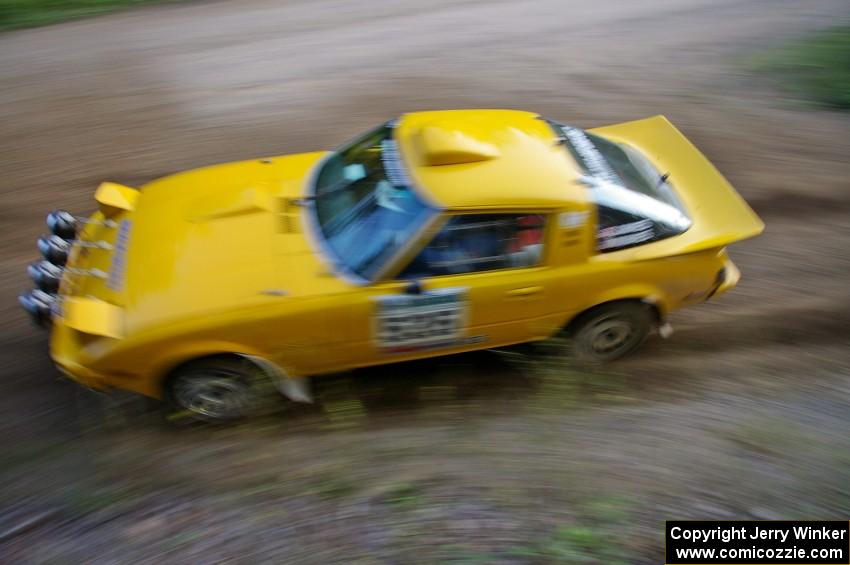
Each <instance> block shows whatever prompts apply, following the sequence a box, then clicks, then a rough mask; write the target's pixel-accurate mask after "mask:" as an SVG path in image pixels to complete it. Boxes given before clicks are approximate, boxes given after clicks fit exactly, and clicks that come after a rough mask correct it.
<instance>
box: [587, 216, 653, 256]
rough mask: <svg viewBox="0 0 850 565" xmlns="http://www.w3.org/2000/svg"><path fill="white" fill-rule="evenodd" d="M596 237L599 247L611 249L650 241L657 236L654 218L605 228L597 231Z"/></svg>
mask: <svg viewBox="0 0 850 565" xmlns="http://www.w3.org/2000/svg"><path fill="white" fill-rule="evenodd" d="M596 237H597V240H598V241H597V247H599V249H610V248H612V247H625V246H627V245H634V244H636V243H640V242H642V241H648V240H650V239H652V238H653V237H655V230H654V228H653V225H652V220H640V221H637V222H630V223H628V224H621V225H619V226H612V227H610V228H603V229H601V230H599V231H598V232H597V233H596Z"/></svg>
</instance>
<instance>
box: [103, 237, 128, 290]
mask: <svg viewBox="0 0 850 565" xmlns="http://www.w3.org/2000/svg"><path fill="white" fill-rule="evenodd" d="M131 226H132V222H130V220H121V223H120V224H119V225H118V234H117V235H116V236H115V250H114V251H113V252H112V265H111V266H110V268H109V278H108V279H107V281H106V287H107V288H108V289H110V290H112V291H115V292H118V291H120V290H121V289H122V288H123V287H124V272H125V271H126V270H127V246H128V245H129V244H130V227H131Z"/></svg>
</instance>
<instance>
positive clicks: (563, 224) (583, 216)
mask: <svg viewBox="0 0 850 565" xmlns="http://www.w3.org/2000/svg"><path fill="white" fill-rule="evenodd" d="M586 221H587V212H561V213H560V214H558V227H560V228H577V227H579V226H581V225H583V224H584V223H585V222H586Z"/></svg>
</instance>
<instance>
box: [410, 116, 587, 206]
mask: <svg viewBox="0 0 850 565" xmlns="http://www.w3.org/2000/svg"><path fill="white" fill-rule="evenodd" d="M395 138H396V140H397V142H398V144H399V147H400V148H401V153H402V157H403V159H404V162H405V164H406V165H407V169H408V171H409V173H410V176H411V177H412V178H413V181H414V184H415V185H416V187H417V189H419V190H420V191H421V192H422V193H424V196H425V197H426V198H427V199H428V200H429V202H430V203H431V204H433V205H435V206H437V207H439V208H445V209H469V208H500V209H504V208H560V209H584V208H586V207H587V206H588V198H587V194H586V188H585V187H584V186H583V185H581V183H579V182H578V177H579V176H580V175H581V171H580V170H579V169H578V166H577V165H576V163H575V161H574V160H573V159H572V157H570V155H569V153H568V152H567V151H565V150H564V147H563V146H561V145H560V144H559V142H558V137H557V136H556V135H555V133H554V132H553V131H552V128H551V127H550V126H549V124H548V123H547V122H546V121H545V120H543V119H541V118H540V116H538V115H537V114H534V113H532V112H524V111H519V110H442V111H432V112H415V113H410V114H405V115H404V116H402V117H401V118H400V119H399V120H398V122H397V124H396V131H395Z"/></svg>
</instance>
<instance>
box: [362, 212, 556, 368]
mask: <svg viewBox="0 0 850 565" xmlns="http://www.w3.org/2000/svg"><path fill="white" fill-rule="evenodd" d="M548 220H549V217H548V215H546V214H540V213H470V214H455V215H451V216H449V217H448V218H447V220H446V222H445V224H444V225H443V226H442V228H441V229H440V230H439V231H438V232H437V234H436V235H435V236H434V237H433V239H432V240H431V241H430V242H429V243H428V244H427V245H426V246H425V247H424V248H423V249H422V250H421V251H420V252H419V253H418V254H416V256H415V257H413V259H412V260H410V261H409V263H408V264H407V265H406V266H405V267H404V268H403V269H401V271H400V272H399V273H398V274H397V275H396V276H395V277H393V279H392V280H387V281H384V282H379V283H377V284H374V285H372V286H370V287H368V288H367V289H365V290H366V292H360V293H358V296H357V298H356V299H355V300H354V304H353V305H352V310H351V318H350V320H351V323H352V328H351V330H352V335H353V337H354V339H353V340H352V342H351V350H350V352H349V356H350V359H351V362H352V364H354V365H363V364H372V363H373V362H375V361H377V362H382V361H386V360H398V359H400V358H416V357H427V356H431V355H435V354H440V353H453V352H458V351H464V350H470V349H478V348H482V347H497V346H501V345H506V344H510V343H518V342H523V341H529V340H532V339H535V338H539V337H542V336H543V335H545V334H546V333H547V332H549V333H551V331H550V330H549V329H543V328H544V327H545V324H541V323H540V322H541V321H543V320H546V319H548V318H550V317H551V316H552V315H553V314H554V312H555V311H556V310H557V307H556V303H555V301H554V300H553V296H552V293H553V284H552V283H553V281H554V279H553V269H552V268H551V267H550V266H549V265H548V264H547V262H546V258H547V254H548V253H547V251H548V247H549V244H548V240H549V239H550V238H549V237H547V236H548V235H549V232H550V231H551V229H549V228H550V227H551V226H549V225H548V224H550V223H551V222H549V221H548Z"/></svg>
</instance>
